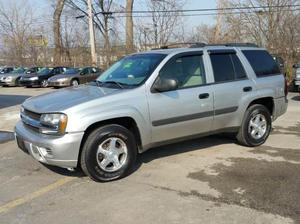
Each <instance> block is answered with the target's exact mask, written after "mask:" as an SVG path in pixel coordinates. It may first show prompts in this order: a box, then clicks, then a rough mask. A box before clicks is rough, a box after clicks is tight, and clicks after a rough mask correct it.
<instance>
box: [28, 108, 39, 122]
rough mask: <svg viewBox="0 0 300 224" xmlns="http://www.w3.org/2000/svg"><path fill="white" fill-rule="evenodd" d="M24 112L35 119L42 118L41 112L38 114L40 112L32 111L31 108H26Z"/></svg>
mask: <svg viewBox="0 0 300 224" xmlns="http://www.w3.org/2000/svg"><path fill="white" fill-rule="evenodd" d="M24 114H25V115H26V116H28V117H30V118H32V119H34V120H40V118H41V114H38V113H35V112H32V111H30V110H27V109H24Z"/></svg>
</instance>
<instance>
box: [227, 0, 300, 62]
mask: <svg viewBox="0 0 300 224" xmlns="http://www.w3.org/2000/svg"><path fill="white" fill-rule="evenodd" d="M297 2H298V3H299V0H227V4H228V5H229V6H230V7H244V6H250V7H261V8H260V9H259V10H253V9H252V10H250V9H249V10H244V11H242V12H241V13H240V14H227V15H226V16H224V19H223V21H224V23H225V24H224V26H225V28H226V29H225V30H223V36H224V37H226V38H227V39H228V40H232V41H240V40H243V41H244V42H246V41H248V42H249V41H250V42H255V43H257V44H258V45H260V46H264V47H266V48H267V49H268V50H269V51H270V52H271V53H273V54H277V55H280V56H282V57H284V59H285V60H286V62H287V64H288V67H291V65H292V64H293V63H295V62H296V61H297V60H299V59H300V58H299V57H300V55H299V53H300V52H299V50H300V49H299V46H300V36H299V27H298V25H297V24H299V19H300V14H299V10H295V7H293V6H292V5H295V4H296V3H297ZM274 6H275V7H274Z"/></svg>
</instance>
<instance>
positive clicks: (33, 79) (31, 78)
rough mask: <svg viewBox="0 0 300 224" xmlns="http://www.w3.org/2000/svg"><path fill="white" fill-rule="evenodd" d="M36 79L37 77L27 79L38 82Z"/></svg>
mask: <svg viewBox="0 0 300 224" xmlns="http://www.w3.org/2000/svg"><path fill="white" fill-rule="evenodd" d="M38 79H39V77H37V76H34V77H31V78H29V80H32V81H34V80H38Z"/></svg>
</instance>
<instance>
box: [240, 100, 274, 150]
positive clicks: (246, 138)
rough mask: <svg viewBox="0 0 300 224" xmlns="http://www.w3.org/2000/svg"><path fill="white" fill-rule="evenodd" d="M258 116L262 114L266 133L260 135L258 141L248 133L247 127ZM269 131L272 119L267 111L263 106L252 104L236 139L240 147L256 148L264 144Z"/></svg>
mask: <svg viewBox="0 0 300 224" xmlns="http://www.w3.org/2000/svg"><path fill="white" fill-rule="evenodd" d="M258 114H262V115H263V116H264V117H265V120H266V131H265V133H264V135H262V137H260V138H259V139H255V138H254V137H252V135H251V134H250V133H249V125H250V121H251V119H252V118H254V117H255V116H256V115H258ZM271 130H272V118H271V114H270V112H269V110H268V109H267V108H266V107H265V106H263V105H260V104H254V105H252V106H250V107H249V108H248V109H247V110H246V113H245V115H244V119H243V122H242V125H241V127H240V129H239V132H238V134H237V136H236V138H237V140H238V142H239V143H240V144H241V145H244V146H248V147H256V146H259V145H262V144H264V143H265V141H266V140H267V138H268V137H269V135H270V132H271Z"/></svg>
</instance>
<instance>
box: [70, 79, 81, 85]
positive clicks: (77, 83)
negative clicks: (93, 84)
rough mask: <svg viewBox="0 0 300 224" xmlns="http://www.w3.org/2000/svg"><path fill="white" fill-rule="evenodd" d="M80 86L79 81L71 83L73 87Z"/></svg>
mask: <svg viewBox="0 0 300 224" xmlns="http://www.w3.org/2000/svg"><path fill="white" fill-rule="evenodd" d="M78 85H79V82H78V80H77V79H73V80H72V81H71V86H78Z"/></svg>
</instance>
